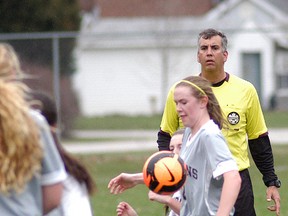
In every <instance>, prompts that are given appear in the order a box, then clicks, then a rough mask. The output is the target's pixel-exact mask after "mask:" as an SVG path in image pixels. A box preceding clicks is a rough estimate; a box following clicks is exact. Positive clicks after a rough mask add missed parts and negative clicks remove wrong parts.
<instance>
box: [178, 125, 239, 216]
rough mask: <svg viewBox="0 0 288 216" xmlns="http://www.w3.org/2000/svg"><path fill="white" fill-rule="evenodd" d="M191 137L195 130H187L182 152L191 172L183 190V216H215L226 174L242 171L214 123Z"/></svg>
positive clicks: (181, 154)
mask: <svg viewBox="0 0 288 216" xmlns="http://www.w3.org/2000/svg"><path fill="white" fill-rule="evenodd" d="M190 135H191V130H190V129H186V131H185V134H184V137H183V144H182V149H181V152H180V156H181V158H183V160H184V161H185V163H186V164H187V168H188V176H187V179H186V183H185V186H184V187H183V189H182V207H181V212H180V215H183V216H196V215H197V216H208V215H215V214H216V212H217V209H218V206H219V201H220V196H221V191H222V186H223V180H224V179H223V173H225V172H228V171H231V170H238V168H237V164H236V162H235V160H234V159H233V157H232V154H231V152H230V151H229V149H228V146H227V144H226V142H225V139H224V137H223V136H222V134H221V131H220V130H219V128H218V126H217V125H216V124H215V123H214V122H213V121H212V120H210V121H209V122H208V123H206V124H205V125H204V126H202V127H201V129H200V130H199V131H198V132H197V133H196V134H195V135H193V136H192V137H191V138H190ZM230 215H233V212H231V214H230Z"/></svg>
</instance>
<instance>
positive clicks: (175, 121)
mask: <svg viewBox="0 0 288 216" xmlns="http://www.w3.org/2000/svg"><path fill="white" fill-rule="evenodd" d="M174 89H175V85H174V86H172V87H171V89H170V90H169V93H168V95H167V99H166V103H165V108H164V112H163V115H162V120H161V125H160V130H159V132H158V139H157V144H158V149H159V150H160V151H161V150H169V144H170V140H171V135H172V134H173V133H174V132H175V131H176V130H177V129H178V128H179V117H178V114H177V110H176V105H175V102H174Z"/></svg>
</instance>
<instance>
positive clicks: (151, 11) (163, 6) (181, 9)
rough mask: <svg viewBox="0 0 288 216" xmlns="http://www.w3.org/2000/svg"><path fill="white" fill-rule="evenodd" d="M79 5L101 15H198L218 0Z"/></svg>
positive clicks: (107, 0) (102, 0)
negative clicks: (96, 8) (95, 8)
mask: <svg viewBox="0 0 288 216" xmlns="http://www.w3.org/2000/svg"><path fill="white" fill-rule="evenodd" d="M79 1H80V7H81V8H82V9H83V10H85V11H89V10H90V11H91V10H92V5H94V7H95V6H96V7H98V8H99V10H100V13H101V17H159V16H199V15H202V14H204V13H206V12H207V11H209V10H210V9H211V8H213V7H214V6H215V5H216V4H217V2H219V0H157V1H155V0H94V4H93V3H92V1H93V0H79Z"/></svg>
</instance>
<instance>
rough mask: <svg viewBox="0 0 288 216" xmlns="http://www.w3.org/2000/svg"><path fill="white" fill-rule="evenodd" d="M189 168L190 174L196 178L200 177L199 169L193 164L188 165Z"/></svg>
mask: <svg viewBox="0 0 288 216" xmlns="http://www.w3.org/2000/svg"><path fill="white" fill-rule="evenodd" d="M187 169H188V175H189V176H190V177H192V178H194V179H198V170H197V169H195V168H193V167H191V166H188V167H187Z"/></svg>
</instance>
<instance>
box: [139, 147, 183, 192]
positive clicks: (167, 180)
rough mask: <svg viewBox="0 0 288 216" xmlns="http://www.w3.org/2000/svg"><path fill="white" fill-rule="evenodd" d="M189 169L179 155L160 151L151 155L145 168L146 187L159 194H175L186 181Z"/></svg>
mask: <svg viewBox="0 0 288 216" xmlns="http://www.w3.org/2000/svg"><path fill="white" fill-rule="evenodd" d="M186 175H187V169H186V165H185V163H184V161H183V160H182V159H181V158H180V157H179V155H177V154H174V153H173V152H171V151H160V152H156V153H154V154H153V155H151V156H150V157H149V158H148V159H147V160H146V162H145V164H144V166H143V179H144V183H145V185H146V186H147V187H148V188H149V189H150V190H151V191H153V192H155V193H157V194H166V195H168V194H173V193H175V192H176V191H177V190H179V189H180V188H181V187H182V186H183V185H184V183H185V181H186Z"/></svg>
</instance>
